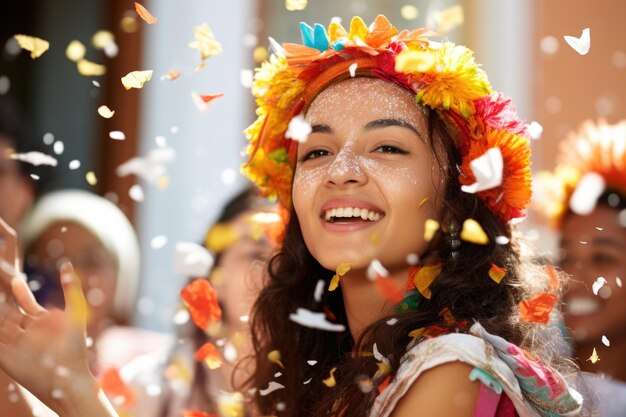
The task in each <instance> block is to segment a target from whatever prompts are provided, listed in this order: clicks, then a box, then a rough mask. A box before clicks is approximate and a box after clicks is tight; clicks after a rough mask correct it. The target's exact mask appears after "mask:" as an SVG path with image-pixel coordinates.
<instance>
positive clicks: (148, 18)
mask: <svg viewBox="0 0 626 417" xmlns="http://www.w3.org/2000/svg"><path fill="white" fill-rule="evenodd" d="M135 11H136V12H137V14H138V15H139V17H141V18H142V19H143V21H144V22H146V23H147V24H149V25H152V24H154V23H156V22H157V18H156V17H154V16H152V14H151V13H150V12H149V11H148V10H147V9H146V8H145V7H143V6H142V5H141V4H139V3H137V2H135Z"/></svg>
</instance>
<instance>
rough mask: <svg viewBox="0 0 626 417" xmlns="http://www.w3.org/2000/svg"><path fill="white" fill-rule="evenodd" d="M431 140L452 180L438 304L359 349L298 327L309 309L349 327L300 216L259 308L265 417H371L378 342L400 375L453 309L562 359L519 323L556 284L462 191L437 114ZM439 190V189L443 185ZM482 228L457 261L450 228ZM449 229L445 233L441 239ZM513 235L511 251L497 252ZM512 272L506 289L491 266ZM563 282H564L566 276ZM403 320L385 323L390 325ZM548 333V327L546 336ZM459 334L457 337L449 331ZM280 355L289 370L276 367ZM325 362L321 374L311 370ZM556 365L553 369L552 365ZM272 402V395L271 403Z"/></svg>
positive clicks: (432, 258) (438, 238) (435, 292)
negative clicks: (273, 357)
mask: <svg viewBox="0 0 626 417" xmlns="http://www.w3.org/2000/svg"><path fill="white" fill-rule="evenodd" d="M428 118H429V120H428V130H429V131H428V141H429V146H430V148H431V151H432V152H433V153H434V155H435V156H436V163H437V164H438V168H440V169H441V170H442V172H444V173H445V177H446V179H447V181H446V183H445V184H446V185H445V186H442V187H441V188H442V189H438V190H437V193H438V194H440V195H441V197H443V198H442V200H443V207H442V212H441V213H440V218H441V219H443V220H442V227H441V228H440V230H439V231H437V233H436V234H435V235H434V237H433V239H432V240H431V241H430V243H429V247H428V248H427V250H426V253H424V254H421V255H420V257H421V259H422V260H423V261H424V260H425V261H426V262H442V265H443V267H442V272H441V275H440V276H439V277H438V278H437V279H436V280H435V282H434V283H433V284H432V285H431V287H430V289H431V290H432V296H431V298H430V300H427V299H422V300H421V304H420V306H419V308H417V309H410V310H409V311H406V312H404V313H395V314H393V315H390V316H387V317H384V318H382V319H380V320H378V321H376V322H374V323H372V324H370V325H369V326H368V327H367V328H366V329H365V330H364V331H363V332H362V334H361V335H360V337H359V338H358V340H353V338H352V336H351V334H350V332H349V331H346V332H343V333H332V332H327V331H321V330H315V329H310V328H307V327H303V326H300V325H299V324H296V323H294V322H293V321H291V320H290V319H289V315H290V314H291V313H293V312H295V311H296V309H297V308H299V307H302V308H306V309H309V310H313V311H320V310H323V311H325V312H326V314H327V315H328V316H334V319H335V321H336V322H337V323H342V324H344V325H345V326H346V328H348V323H347V319H346V315H345V311H344V305H343V298H342V294H341V290H340V289H338V290H336V291H334V292H326V293H325V295H324V298H323V299H322V302H321V303H318V302H316V301H315V299H314V291H315V287H316V284H317V282H318V280H320V279H321V280H324V281H325V282H326V283H328V282H329V281H330V279H331V277H332V276H333V274H334V271H329V270H327V269H325V268H324V267H322V266H321V265H320V264H319V262H317V261H316V260H315V259H314V258H313V257H312V255H311V254H310V253H309V251H308V250H307V247H306V246H305V243H304V240H303V237H302V232H301V230H300V226H299V222H298V218H297V215H296V213H295V211H294V210H293V209H292V212H291V216H290V221H289V223H288V225H287V228H286V233H285V237H284V242H283V245H282V250H281V251H280V252H279V253H277V254H276V255H275V256H274V257H273V258H272V260H271V261H270V263H269V265H268V275H269V278H268V283H267V285H266V287H265V288H264V289H263V290H262V292H261V294H260V295H259V297H258V299H257V301H256V304H255V306H254V309H253V314H252V318H251V330H252V338H253V344H254V348H255V355H256V356H255V357H256V372H255V374H254V375H253V376H252V377H251V380H250V381H249V382H250V383H251V385H252V386H254V387H256V388H257V391H256V402H257V406H258V408H259V411H260V413H262V414H264V415H270V414H271V415H279V416H299V417H304V416H330V415H341V416H344V417H347V416H366V415H367V414H368V412H369V409H370V408H371V406H372V403H373V400H374V398H375V396H376V394H377V388H378V386H379V385H380V384H381V383H382V382H383V378H376V377H374V375H375V373H376V371H377V369H378V367H377V361H376V360H375V359H374V358H373V357H372V355H371V353H370V354H369V355H367V354H365V355H364V354H362V353H365V352H372V349H373V344H374V342H375V343H376V347H377V349H378V351H379V352H380V353H381V354H382V355H384V356H386V357H387V358H388V359H389V360H390V368H391V370H390V374H388V375H391V376H393V375H394V374H395V373H396V372H397V370H398V368H399V366H400V359H401V357H402V356H403V354H404V353H405V352H406V349H407V345H408V344H409V343H410V342H411V340H412V338H411V337H409V335H408V334H409V332H411V331H413V330H415V329H417V328H420V327H426V326H429V325H435V324H436V325H442V318H441V317H440V313H441V311H442V310H443V309H445V308H447V309H448V310H449V311H450V312H451V313H452V314H453V316H454V317H455V318H456V320H457V321H458V322H460V321H462V320H467V321H468V322H470V323H471V322H473V321H478V322H480V323H481V324H482V325H483V326H484V327H485V329H486V330H487V331H488V332H490V333H492V334H496V335H499V336H501V337H503V338H505V339H507V340H509V341H510V342H512V343H515V344H517V345H519V346H520V347H522V348H524V349H526V350H528V351H530V352H532V353H534V354H536V355H538V356H539V357H541V358H542V359H547V361H546V362H548V364H549V365H553V366H555V367H557V368H558V366H557V364H555V363H554V362H553V359H554V360H556V358H555V356H556V355H552V354H549V352H547V351H546V350H545V349H547V348H548V347H549V346H547V344H546V343H544V342H545V340H546V339H548V338H546V337H545V335H543V332H544V331H545V330H541V329H540V326H539V325H536V324H531V323H527V322H522V321H520V320H519V319H518V316H519V314H518V304H519V303H520V301H521V300H523V299H526V298H529V297H530V296H531V295H533V294H536V293H537V292H541V291H545V290H546V288H547V287H548V279H547V276H546V274H545V273H544V269H543V268H542V267H541V266H540V265H538V264H537V263H534V262H532V261H531V258H530V257H529V256H526V255H522V247H521V246H522V245H523V242H521V240H520V239H519V238H518V236H516V235H514V230H513V227H512V226H511V225H510V224H503V223H502V222H500V221H498V220H497V219H496V218H495V217H494V215H493V214H492V212H491V211H490V210H489V209H488V208H487V207H486V205H485V204H484V202H483V201H482V200H480V199H479V198H477V197H476V195H475V194H469V193H464V192H460V191H459V190H460V182H459V178H458V176H459V174H458V172H459V171H458V168H457V166H458V164H459V161H460V155H459V153H458V151H457V150H456V147H455V144H454V141H453V139H452V138H451V136H450V135H449V134H448V132H447V130H446V127H445V126H444V124H443V122H442V121H441V119H440V118H439V116H438V115H437V113H436V112H433V111H431V112H430V113H429V116H428ZM435 187H437V185H436V184H435ZM470 217H471V218H473V219H475V220H476V221H478V222H479V223H480V225H481V226H482V228H483V230H484V231H485V233H486V234H487V236H488V237H489V244H487V245H476V244H471V243H467V242H463V243H462V244H461V246H460V247H459V248H458V249H457V251H458V257H455V259H454V260H451V259H450V252H451V248H450V241H449V238H448V236H446V233H445V227H443V226H444V224H450V223H451V222H456V223H457V224H459V225H460V224H462V223H463V221H464V220H465V219H467V218H470ZM441 229H443V230H441ZM498 236H505V237H506V238H507V239H508V240H509V243H508V244H498V243H496V237H498ZM492 263H494V264H496V265H498V266H500V267H503V268H506V270H507V273H506V277H505V278H504V279H503V280H502V282H501V283H500V284H497V283H495V282H494V281H493V280H491V279H490V278H489V276H488V271H489V269H490V267H491V264H492ZM559 276H560V275H559ZM392 317H393V318H395V319H397V321H396V322H395V324H394V325H393V326H390V325H388V324H387V321H388V320H389V319H390V318H392ZM543 329H545V328H543ZM450 330H451V331H457V330H458V329H450ZM273 350H279V351H280V355H281V361H282V364H283V365H284V369H281V367H280V365H278V364H276V363H275V362H272V361H270V360H268V354H269V353H270V352H271V351H273ZM312 360H313V361H317V362H316V363H315V365H313V366H312V365H311V363H313V362H310V363H309V362H308V361H312ZM551 362H552V363H551ZM333 368H336V369H335V371H334V373H333V374H334V377H335V380H336V385H335V386H334V387H332V388H328V387H327V386H326V385H324V384H323V382H322V381H323V380H324V379H325V378H328V376H329V373H330V371H331V370H332V369H333ZM279 371H280V372H281V373H282V375H281V376H280V378H279V379H278V380H277V382H279V383H280V384H282V385H283V386H284V389H279V390H274V391H273V392H271V393H269V394H267V392H266V391H263V389H265V388H266V387H268V383H269V382H270V381H272V380H276V378H275V377H274V375H275V374H276V373H277V372H279ZM362 380H369V381H371V385H370V388H371V389H366V390H363V389H361V388H359V384H358V383H357V382H358V381H362ZM263 394H267V395H263Z"/></svg>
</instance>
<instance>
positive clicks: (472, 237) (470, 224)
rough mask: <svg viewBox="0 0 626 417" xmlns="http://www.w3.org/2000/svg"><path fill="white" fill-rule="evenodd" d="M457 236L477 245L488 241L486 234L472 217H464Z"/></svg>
mask: <svg viewBox="0 0 626 417" xmlns="http://www.w3.org/2000/svg"><path fill="white" fill-rule="evenodd" d="M459 237H460V238H461V239H463V240H464V241H466V242H470V243H476V244H478V245H486V244H488V243H489V238H488V237H487V234H486V233H485V231H484V230H483V228H482V227H480V224H479V223H478V222H477V221H476V220H474V219H466V220H465V221H464V222H463V229H462V230H461V234H460V235H459Z"/></svg>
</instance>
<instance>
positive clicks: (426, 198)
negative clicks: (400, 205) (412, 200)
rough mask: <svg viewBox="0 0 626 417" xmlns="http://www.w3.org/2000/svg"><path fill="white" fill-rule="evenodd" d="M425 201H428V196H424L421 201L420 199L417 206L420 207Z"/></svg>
mask: <svg viewBox="0 0 626 417" xmlns="http://www.w3.org/2000/svg"><path fill="white" fill-rule="evenodd" d="M427 201H428V197H424V198H423V199H422V201H420V203H419V204H418V205H417V208H420V207H422V206H423V205H424V204H426V202H427Z"/></svg>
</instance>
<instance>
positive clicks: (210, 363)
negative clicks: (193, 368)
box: [204, 357, 222, 370]
mask: <svg viewBox="0 0 626 417" xmlns="http://www.w3.org/2000/svg"><path fill="white" fill-rule="evenodd" d="M204 363H206V366H207V367H208V368H209V369H211V370H214V369H219V368H220V367H221V366H222V359H220V358H217V357H208V358H206V359H205V360H204Z"/></svg>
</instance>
